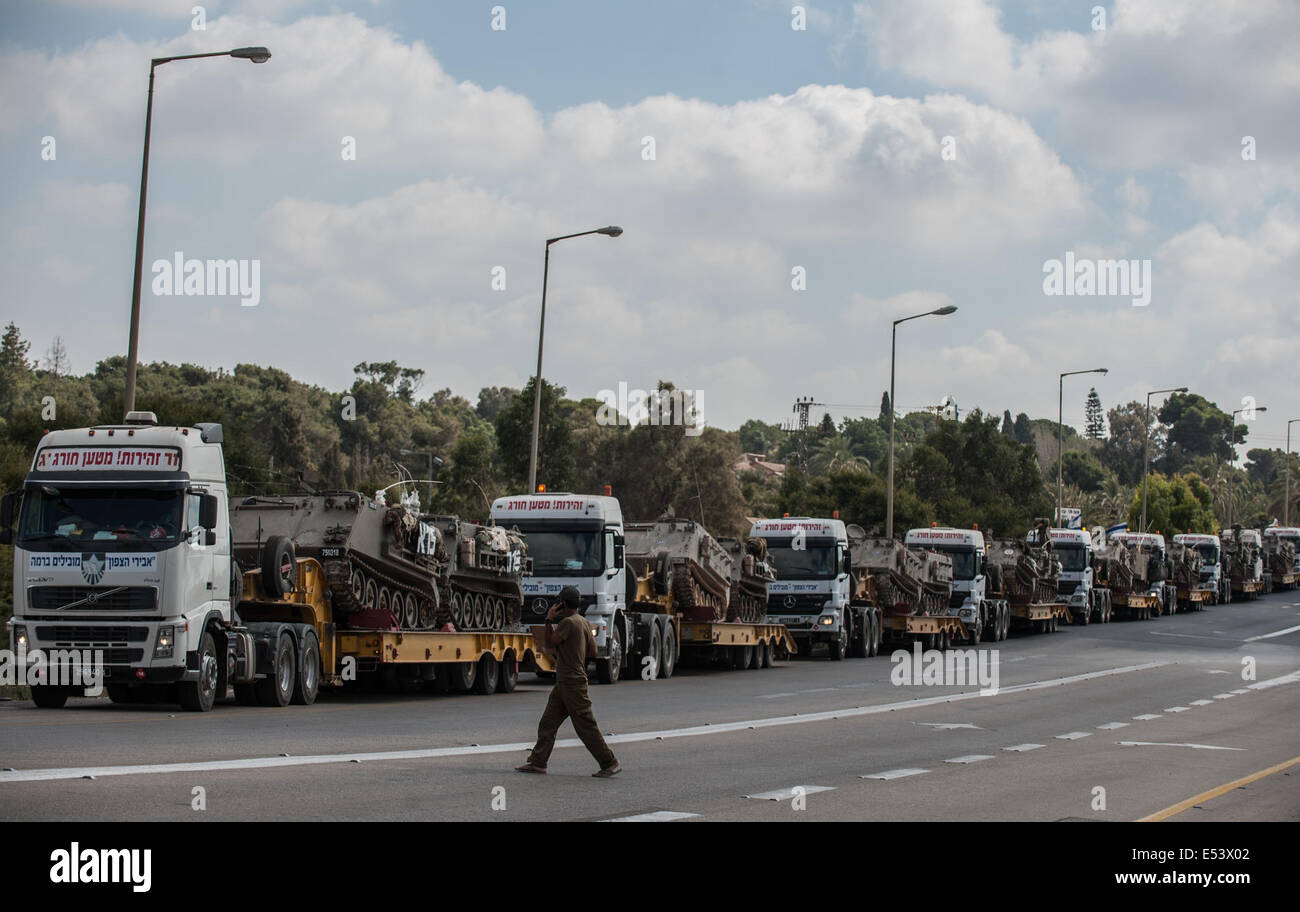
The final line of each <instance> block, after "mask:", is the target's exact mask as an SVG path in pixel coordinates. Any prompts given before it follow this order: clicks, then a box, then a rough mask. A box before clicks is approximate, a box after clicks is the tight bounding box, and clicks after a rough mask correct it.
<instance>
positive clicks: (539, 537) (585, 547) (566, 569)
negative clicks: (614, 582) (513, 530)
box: [525, 530, 605, 576]
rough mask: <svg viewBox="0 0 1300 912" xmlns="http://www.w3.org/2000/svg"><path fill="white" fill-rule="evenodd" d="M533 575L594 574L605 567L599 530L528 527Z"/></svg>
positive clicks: (529, 554) (601, 571)
mask: <svg viewBox="0 0 1300 912" xmlns="http://www.w3.org/2000/svg"><path fill="white" fill-rule="evenodd" d="M525 534H526V535H527V537H528V556H529V557H531V558H532V559H533V575H534V576H598V575H599V574H601V573H603V572H604V570H605V555H604V553H603V552H602V550H601V548H602V543H603V540H604V536H603V535H602V534H601V532H600V531H599V530H591V531H587V530H565V531H556V530H550V531H540V532H535V531H528V532H526V533H525Z"/></svg>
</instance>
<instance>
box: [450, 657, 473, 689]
mask: <svg viewBox="0 0 1300 912" xmlns="http://www.w3.org/2000/svg"><path fill="white" fill-rule="evenodd" d="M446 667H447V686H448V687H450V688H451V691H452V693H469V692H470V691H471V690H473V689H474V682H475V681H476V680H477V679H478V663H477V662H452V663H451V664H450V665H448V666H446Z"/></svg>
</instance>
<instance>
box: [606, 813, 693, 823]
mask: <svg viewBox="0 0 1300 912" xmlns="http://www.w3.org/2000/svg"><path fill="white" fill-rule="evenodd" d="M698 816H700V815H699V814H687V813H684V812H682V811H651V812H650V813H648V814H633V815H632V816H631V817H611V818H609V819H608V820H604V821H601V822H602V823H660V822H665V821H669V820H687V819H689V818H691V817H698Z"/></svg>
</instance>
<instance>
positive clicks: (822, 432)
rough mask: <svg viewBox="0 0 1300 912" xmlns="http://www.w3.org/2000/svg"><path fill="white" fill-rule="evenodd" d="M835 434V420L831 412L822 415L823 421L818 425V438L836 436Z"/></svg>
mask: <svg viewBox="0 0 1300 912" xmlns="http://www.w3.org/2000/svg"><path fill="white" fill-rule="evenodd" d="M834 434H835V419H834V418H832V417H831V413H830V412H827V413H826V414H825V415H822V420H821V422H820V423H819V424H818V425H817V436H818V437H831V436H834Z"/></svg>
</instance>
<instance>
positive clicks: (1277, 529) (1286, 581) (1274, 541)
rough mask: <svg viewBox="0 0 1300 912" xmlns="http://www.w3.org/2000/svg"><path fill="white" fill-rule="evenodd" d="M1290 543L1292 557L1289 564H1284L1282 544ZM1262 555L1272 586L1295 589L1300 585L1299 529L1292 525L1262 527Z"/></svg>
mask: <svg viewBox="0 0 1300 912" xmlns="http://www.w3.org/2000/svg"><path fill="white" fill-rule="evenodd" d="M1284 543H1289V544H1290V545H1291V550H1292V552H1293V553H1294V558H1293V559H1292V560H1291V565H1290V566H1289V567H1288V566H1284V564H1285V561H1283V560H1282V556H1283V555H1284V554H1285V553H1286V552H1285V548H1283V547H1282V546H1283V545H1284ZM1264 556H1265V557H1266V558H1267V562H1268V567H1267V568H1266V569H1267V570H1268V572H1269V573H1270V574H1271V575H1272V578H1273V586H1274V588H1278V589H1295V588H1297V586H1300V529H1297V528H1296V527H1294V526H1268V527H1267V528H1265V529H1264Z"/></svg>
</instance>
